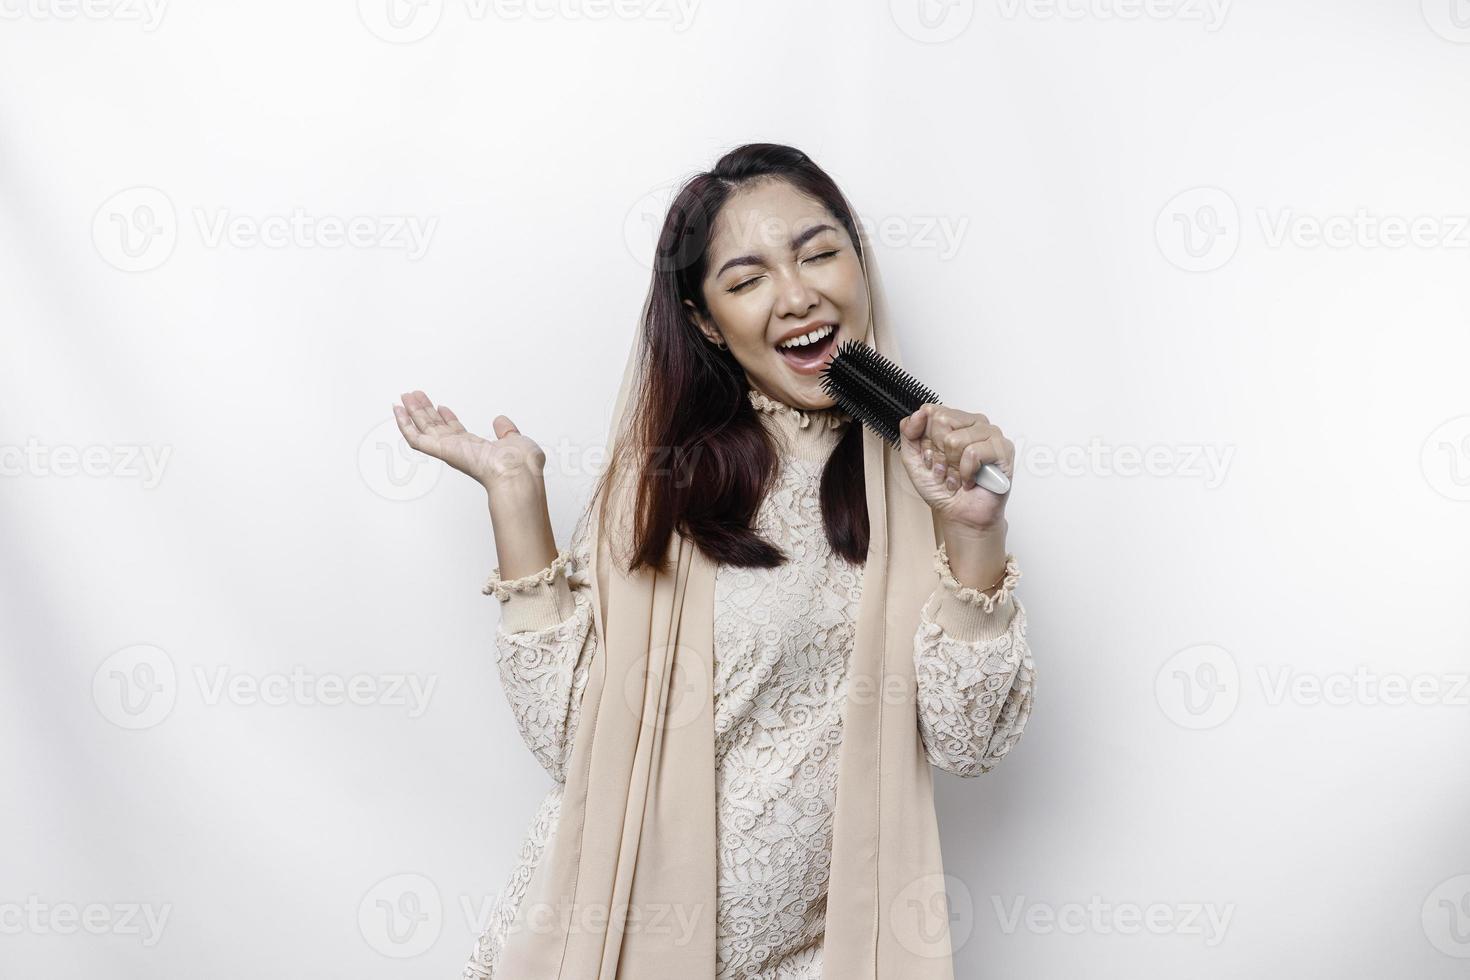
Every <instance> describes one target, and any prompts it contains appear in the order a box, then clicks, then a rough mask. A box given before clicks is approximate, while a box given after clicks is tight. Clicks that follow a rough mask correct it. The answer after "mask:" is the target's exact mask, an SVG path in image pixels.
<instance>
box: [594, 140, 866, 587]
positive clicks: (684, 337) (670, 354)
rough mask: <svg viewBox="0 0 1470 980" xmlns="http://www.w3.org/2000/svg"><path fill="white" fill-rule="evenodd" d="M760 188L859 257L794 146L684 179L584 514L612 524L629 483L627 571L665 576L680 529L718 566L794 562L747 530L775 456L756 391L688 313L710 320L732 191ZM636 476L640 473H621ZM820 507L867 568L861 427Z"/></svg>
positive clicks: (848, 225)
mask: <svg viewBox="0 0 1470 980" xmlns="http://www.w3.org/2000/svg"><path fill="white" fill-rule="evenodd" d="M763 180H784V181H787V182H788V183H790V184H791V185H792V186H793V187H795V188H796V189H797V190H799V191H801V192H803V193H805V194H806V195H808V196H810V197H812V198H814V199H816V200H818V201H820V202H821V203H822V204H824V205H825V206H826V208H827V210H828V211H830V212H831V213H832V216H833V217H834V218H836V219H837V220H838V221H840V222H841V223H842V227H843V228H844V229H846V231H847V235H848V238H850V239H851V240H852V243H853V247H854V248H855V249H856V251H857V256H858V259H859V261H860V262H861V261H863V252H862V239H861V238H860V236H859V235H858V229H857V226H856V224H855V222H854V219H853V213H852V208H851V207H849V206H848V203H847V199H846V198H845V197H843V195H842V191H840V190H839V189H838V187H837V184H836V183H835V182H833V180H832V178H831V177H829V176H828V175H827V173H826V172H825V171H823V170H822V168H821V167H819V166H817V165H816V164H815V163H813V162H812V160H811V158H810V157H808V156H807V155H806V154H805V153H803V152H801V151H800V150H798V149H795V148H794V147H790V146H782V145H780V144H777V143H747V144H746V145H744V146H739V147H736V148H735V149H733V150H731V151H730V152H728V153H726V154H725V155H724V156H722V157H720V159H719V161H718V162H717V163H716V164H715V165H714V168H713V169H711V170H709V171H706V172H704V173H700V174H697V175H695V176H694V177H691V178H689V179H688V180H687V181H685V182H684V184H683V185H682V186H681V188H680V190H679V193H678V194H677V196H676V197H675V199H674V202H673V203H672V204H671V205H670V206H669V211H668V215H667V216H666V217H665V219H664V223H663V228H662V229H661V230H660V232H659V237H658V247H657V250H656V252H655V255H654V269H653V281H652V284H651V286H650V289H649V296H648V301H647V303H646V305H645V307H644V311H643V323H642V336H641V343H640V345H639V360H638V364H637V372H636V375H637V377H636V380H635V381H633V382H630V386H631V387H630V391H629V393H628V404H627V407H626V408H625V419H624V426H623V428H622V430H621V432H620V433H619V434H618V435H617V437H616V438H615V441H614V444H613V449H612V452H611V454H610V459H609V463H608V467H607V469H606V470H604V472H603V473H602V475H601V476H600V478H599V479H598V481H597V486H596V487H595V488H594V490H593V493H592V503H591V504H589V509H590V507H591V506H592V505H593V504H596V503H597V502H598V501H601V503H600V507H601V510H600V514H601V520H602V522H603V526H607V519H608V511H607V507H608V503H609V499H610V498H611V496H612V495H611V494H610V493H608V489H609V487H612V486H618V485H619V480H623V481H626V480H628V479H630V478H631V479H633V480H634V482H635V484H636V498H635V501H636V502H635V504H634V507H633V512H632V514H631V515H628V516H630V517H631V521H632V523H631V530H632V542H633V545H632V552H631V555H629V556H621V557H619V558H618V560H620V561H626V567H627V570H628V572H629V573H633V572H636V571H637V570H638V569H640V568H651V569H655V570H657V571H660V572H663V571H666V570H667V561H666V559H667V554H668V549H669V542H670V539H671V538H672V536H673V533H674V531H675V530H678V531H679V532H680V533H681V534H683V535H684V536H686V537H688V538H690V539H691V540H692V541H693V542H694V543H695V544H696V545H697V546H698V547H699V549H700V550H701V551H702V552H703V553H704V554H705V555H706V556H708V557H709V558H710V559H711V560H712V561H714V562H715V563H717V564H724V565H733V566H737V567H743V568H775V567H778V566H780V565H782V564H784V563H785V562H786V558H787V556H786V554H785V553H784V552H783V551H782V550H781V549H780V548H778V547H777V546H776V545H774V544H772V543H771V542H770V541H767V540H765V539H764V538H762V537H761V536H760V535H759V534H757V533H756V532H755V531H754V530H753V529H752V527H751V523H752V521H753V520H754V518H755V514H756V510H757V508H758V507H759V505H760V502H761V500H762V499H763V498H764V496H765V494H766V492H767V490H768V489H769V488H770V486H771V484H772V482H773V481H774V480H775V479H776V476H777V469H778V467H779V465H780V460H779V458H778V455H777V453H778V449H777V447H776V445H775V444H774V441H773V438H772V435H771V433H769V432H767V431H766V428H765V426H763V425H762V424H761V420H760V418H759V417H758V416H757V414H756V411H757V410H756V408H755V407H754V406H753V405H752V404H751V403H750V399H749V397H748V396H747V395H746V390H747V389H748V387H749V384H748V382H747V381H746V378H745V373H744V371H743V370H742V369H741V367H740V364H739V363H738V362H737V361H736V360H735V357H734V356H733V355H732V354H731V353H730V352H729V351H728V350H721V349H719V348H717V347H716V346H715V345H714V344H711V343H710V342H709V341H708V340H707V339H706V338H705V336H704V335H703V334H702V333H701V332H700V331H699V328H698V326H696V324H695V322H694V320H693V319H692V318H691V317H690V315H689V310H688V308H687V307H686V306H685V305H684V300H686V299H687V300H691V301H692V302H693V303H694V305H695V306H696V307H697V308H698V309H699V311H700V313H701V314H703V315H705V316H708V315H709V307H708V306H707V305H706V303H705V298H704V288H703V283H704V277H705V273H706V271H707V269H708V265H709V245H710V236H711V233H712V231H713V226H714V224H715V219H716V218H717V217H718V215H719V213H720V209H721V208H722V207H723V206H724V205H725V202H726V201H728V200H729V199H730V197H731V196H732V195H733V194H734V193H735V192H736V191H738V190H741V189H743V188H745V187H748V186H750V185H751V184H753V183H755V182H757V181H763ZM863 268H864V270H866V268H867V266H866V263H865V262H864V264H863ZM814 424H819V423H814ZM640 446H642V447H655V448H653V449H647V450H640V449H639V447H640ZM628 467H632V469H631V470H627V471H625V468H628ZM821 508H822V523H823V526H824V529H825V531H826V535H827V541H828V542H829V543H830V544H831V546H832V550H833V551H834V552H835V553H837V554H839V555H841V556H842V557H844V558H846V559H847V560H848V561H850V562H852V563H854V564H863V563H864V562H865V561H866V560H867V552H868V509H867V495H866V492H865V486H864V477H863V443H862V426H861V425H860V424H858V423H856V422H852V423H849V424H848V426H847V430H846V432H845V433H844V434H843V436H842V439H841V440H840V441H839V442H838V444H837V446H836V447H835V448H834V449H833V450H832V454H831V455H830V456H829V457H828V459H827V462H826V465H825V467H824V468H823V470H822V483H821ZM584 519H585V515H584Z"/></svg>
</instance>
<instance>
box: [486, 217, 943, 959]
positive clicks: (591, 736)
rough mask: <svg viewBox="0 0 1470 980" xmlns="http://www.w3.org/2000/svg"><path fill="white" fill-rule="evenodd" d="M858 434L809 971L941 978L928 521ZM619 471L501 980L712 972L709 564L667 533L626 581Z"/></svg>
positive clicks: (933, 526)
mask: <svg viewBox="0 0 1470 980" xmlns="http://www.w3.org/2000/svg"><path fill="white" fill-rule="evenodd" d="M860 235H861V236H862V238H863V241H862V245H863V249H862V252H863V256H864V262H863V267H864V272H865V277H866V280H867V286H868V296H869V310H870V316H871V321H870V324H869V330H868V337H867V341H866V342H867V343H868V345H869V346H872V347H874V348H875V349H876V350H877V351H878V353H880V354H882V355H883V356H885V357H887V358H888V359H890V360H892V361H893V362H894V363H896V364H900V365H901V364H902V361H901V359H900V357H899V350H898V341H897V338H896V337H895V336H894V333H893V331H892V329H891V327H890V325H889V323H888V316H887V305H886V302H885V300H884V295H883V289H882V284H881V282H880V280H879V278H878V273H877V269H876V268H875V266H874V262H873V252H872V248H871V244H870V242H869V241H868V239H867V236H866V234H865V232H863V231H860ZM651 298H652V292H651V291H650V301H651ZM647 309H648V307H647V305H646V304H645V307H644V313H645V315H646V314H647ZM638 333H639V338H641V335H642V332H641V331H639V332H638ZM641 343H642V341H641V339H635V341H634V345H633V349H632V351H631V352H630V354H629V357H628V361H627V365H626V367H625V368H624V372H623V381H622V386H621V388H620V389H619V392H618V398H617V407H616V409H615V411H614V414H613V420H612V425H611V427H610V430H609V435H608V440H607V449H608V452H609V453H611V452H612V449H613V446H614V443H615V441H616V438H617V436H618V434H619V432H620V431H621V429H622V427H623V426H624V425H625V424H626V423H627V421H628V416H627V412H626V409H627V408H628V404H627V403H628V398H629V397H630V394H631V393H632V392H633V391H635V390H637V389H636V386H637V385H638V382H639V377H638V370H639V366H640V364H643V363H645V358H644V356H643V355H644V354H645V353H646V352H644V351H643V350H642V349H641V348H640V346H639V345H640V344H641ZM862 439H863V474H864V479H865V482H866V489H867V505H868V519H869V544H868V554H867V559H866V564H865V565H864V571H863V590H862V598H861V600H860V603H859V609H858V620H857V629H856V639H855V649H854V650H853V651H852V655H851V660H850V664H849V671H850V674H849V682H848V694H847V704H846V708H845V714H844V717H843V728H842V731H843V734H842V743H841V746H840V748H839V752H840V759H839V762H838V767H839V770H838V784H837V803H836V812H835V816H834V825H833V848H832V862H831V878H830V880H829V881H828V893H827V909H826V931H825V938H824V944H823V954H822V959H823V964H822V974H823V976H824V977H827V978H830V980H953V976H954V974H953V969H952V965H951V956H950V952H951V951H950V937H949V915H948V907H947V900H946V897H945V894H944V873H943V866H942V861H941V857H940V843H939V828H938V823H937V820H936V817H935V812H934V801H933V783H932V773H931V771H930V766H929V763H928V761H927V759H926V757H925V754H924V751H923V747H922V744H921V742H920V737H919V724H918V716H917V698H916V696H915V690H916V688H915V680H914V655H913V637H914V633H915V630H916V629H917V627H918V621H919V615H920V609H921V607H922V605H923V603H924V601H925V599H927V597H928V595H929V593H930V591H931V590H932V587H933V579H934V576H933V553H934V550H935V548H936V547H937V546H938V540H939V537H938V529H937V523H936V521H935V518H934V516H933V514H932V512H931V511H930V508H929V506H928V505H927V504H926V503H924V501H923V499H922V498H921V497H920V496H919V495H918V493H917V492H916V491H915V490H914V488H913V484H912V483H911V482H909V479H908V474H907V471H906V470H905V469H904V468H903V464H902V462H901V461H900V459H899V457H898V454H897V451H896V450H894V449H893V448H892V447H890V446H889V445H888V444H887V443H886V442H884V441H883V440H882V439H881V438H880V437H879V436H877V435H876V434H874V433H873V432H872V430H870V429H867V428H864V429H863V433H862ZM633 458H634V459H641V458H645V457H643V456H635V457H633ZM629 468H630V469H631V467H629ZM632 478H633V476H632V475H630V478H629V480H625V481H621V482H619V484H618V485H617V486H609V487H608V489H607V493H608V494H609V495H611V499H610V501H609V502H610V503H613V502H616V505H615V506H612V507H610V509H609V513H611V514H613V515H614V516H613V517H612V518H611V519H610V526H608V527H602V526H601V524H600V522H598V521H597V520H596V516H595V511H594V518H593V524H592V534H593V537H592V538H591V539H590V540H592V541H595V542H597V546H596V547H595V548H593V549H591V551H592V565H593V572H594V574H592V575H591V576H590V580H591V585H592V596H593V603H592V605H593V613H594V616H595V628H596V629H597V630H598V634H597V635H598V639H599V641H600V643H601V648H600V650H599V652H598V656H597V660H596V661H595V662H594V664H593V666H592V669H591V671H590V673H589V676H588V679H587V685H586V688H585V691H584V693H583V700H582V707H581V720H580V722H579V723H578V727H577V731H576V734H575V737H574V742H573V747H572V753H571V757H570V762H569V764H568V767H567V777H566V787H565V790H564V795H563V797H562V803H561V815H560V817H559V820H558V825H557V828H556V831H555V833H554V834H553V835H552V838H551V840H550V841H549V842H548V843H547V845H546V848H545V850H544V852H543V854H542V857H541V859H540V861H539V863H538V865H537V867H536V869H535V871H534V873H533V874H532V876H531V879H530V881H529V882H528V884H527V889H526V894H525V897H524V899H523V901H522V904H521V906H520V908H519V909H518V911H517V914H516V918H515V920H514V922H513V923H512V925H511V927H510V929H509V932H508V935H507V938H506V945H505V947H504V949H503V950H502V955H501V964H500V968H499V969H498V970H497V974H498V975H499V976H501V977H504V978H505V980H714V977H715V970H716V959H715V939H716V913H717V910H718V906H717V894H716V878H717V867H716V860H717V858H716V853H717V851H716V841H715V831H716V816H715V814H716V803H715V749H714V706H713V698H712V692H713V689H714V681H713V667H714V583H715V572H716V570H717V565H716V564H715V563H713V562H712V561H711V560H710V559H708V558H707V557H706V556H705V555H704V554H703V552H701V551H700V550H699V549H698V548H697V547H696V546H695V544H694V542H693V541H692V540H691V539H688V538H685V537H684V536H682V535H681V534H679V533H678V532H677V531H675V533H674V536H673V538H672V539H671V541H670V545H669V552H668V561H669V564H668V570H667V571H666V572H665V573H663V574H654V573H652V572H651V571H649V570H648V569H640V570H639V572H638V573H636V574H634V575H629V574H627V572H626V563H623V564H619V563H617V562H615V561H614V560H613V556H614V555H621V554H625V553H628V552H630V551H631V548H630V547H629V546H628V540H629V538H630V535H631V532H630V530H629V528H630V527H631V519H632V518H631V510H632V495H631V494H632V486H631V479H632Z"/></svg>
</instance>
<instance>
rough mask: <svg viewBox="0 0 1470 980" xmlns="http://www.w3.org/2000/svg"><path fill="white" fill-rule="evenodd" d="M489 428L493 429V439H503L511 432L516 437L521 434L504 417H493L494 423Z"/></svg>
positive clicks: (512, 423)
mask: <svg viewBox="0 0 1470 980" xmlns="http://www.w3.org/2000/svg"><path fill="white" fill-rule="evenodd" d="M491 427H492V428H494V429H495V438H497V439H504V438H505V437H506V436H508V435H510V434H511V433H512V432H514V433H515V434H516V435H520V434H521V430H520V429H517V428H516V424H515V423H514V422H512V421H511V420H510V419H508V418H506V417H505V416H504V415H497V416H495V421H494V422H492V423H491Z"/></svg>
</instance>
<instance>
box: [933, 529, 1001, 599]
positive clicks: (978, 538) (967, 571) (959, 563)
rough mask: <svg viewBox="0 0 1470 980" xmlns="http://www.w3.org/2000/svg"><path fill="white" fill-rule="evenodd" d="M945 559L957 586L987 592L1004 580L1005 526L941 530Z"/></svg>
mask: <svg viewBox="0 0 1470 980" xmlns="http://www.w3.org/2000/svg"><path fill="white" fill-rule="evenodd" d="M941 532H942V537H943V541H944V551H945V556H946V557H947V558H948V560H949V565H950V569H951V572H952V574H953V575H954V577H955V579H956V580H958V582H959V584H960V585H961V586H964V587H968V588H972V589H981V590H983V591H990V590H991V589H993V588H995V587H996V586H998V585H999V584H1000V583H1001V581H1002V580H1003V579H1004V577H1005V568H1006V523H1005V521H1004V519H1002V520H1001V521H999V522H998V523H996V524H994V525H990V526H988V527H984V528H976V527H973V526H971V525H943V526H942V527H941Z"/></svg>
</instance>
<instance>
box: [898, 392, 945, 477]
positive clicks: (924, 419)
mask: <svg viewBox="0 0 1470 980" xmlns="http://www.w3.org/2000/svg"><path fill="white" fill-rule="evenodd" d="M937 407H938V406H937V405H935V404H934V403H933V402H925V403H924V404H923V405H920V406H919V408H918V410H917V411H915V412H914V414H912V415H910V416H909V417H908V419H907V420H905V421H906V424H907V426H908V428H907V429H906V430H905V432H904V435H905V436H906V437H907V438H908V439H909V441H911V442H917V443H918V444H919V454H920V456H921V457H922V458H923V460H924V465H925V466H933V465H934V457H935V455H936V454H935V452H934V441H933V439H931V438H930V437H929V429H930V426H931V420H932V419H933V418H934V409H935V408H937Z"/></svg>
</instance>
